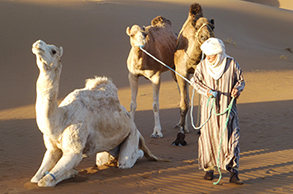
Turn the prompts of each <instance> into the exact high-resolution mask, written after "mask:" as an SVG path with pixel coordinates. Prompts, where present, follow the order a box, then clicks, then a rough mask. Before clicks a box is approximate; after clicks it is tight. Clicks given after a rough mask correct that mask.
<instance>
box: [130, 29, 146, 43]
mask: <svg viewBox="0 0 293 194" xmlns="http://www.w3.org/2000/svg"><path fill="white" fill-rule="evenodd" d="M126 34H127V35H128V36H129V37H130V44H131V46H144V45H145V43H146V41H145V37H146V33H145V31H143V30H142V29H141V28H140V27H139V26H138V25H133V26H132V27H131V29H130V28H129V27H127V29H126Z"/></svg>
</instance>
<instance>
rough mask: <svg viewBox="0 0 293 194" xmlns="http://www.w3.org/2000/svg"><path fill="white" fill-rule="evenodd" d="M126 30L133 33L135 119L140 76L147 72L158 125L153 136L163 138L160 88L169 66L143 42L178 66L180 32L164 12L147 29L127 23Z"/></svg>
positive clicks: (129, 64)
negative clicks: (176, 31) (177, 46)
mask: <svg viewBox="0 0 293 194" xmlns="http://www.w3.org/2000/svg"><path fill="white" fill-rule="evenodd" d="M126 34H127V35H128V36H129V37H130V44H131V50H130V52H129V55H128V59H127V67H128V70H129V74H128V79H129V83H130V88H131V103H130V112H131V114H132V116H133V119H134V113H135V110H136V107H137V104H136V97H137V91H138V78H139V77H140V76H144V77H145V78H147V79H149V80H150V81H151V82H152V85H153V112H154V118H155V127H154V131H153V133H152V134H151V137H154V138H161V137H163V134H162V132H161V130H162V129H161V124H160V117H159V90H160V83H161V73H163V72H165V71H167V70H168V68H166V67H164V66H163V65H161V64H160V63H158V62H157V61H155V60H154V59H152V58H151V57H149V56H148V55H147V54H145V53H144V52H143V51H142V50H141V49H140V46H143V48H144V49H145V50H146V51H147V52H149V53H150V54H152V55H153V56H155V57H156V58H157V59H159V60H160V61H162V62H164V63H165V64H167V65H169V67H171V68H173V69H174V52H175V49H176V41H177V36H176V34H175V33H174V31H173V30H172V28H171V22H170V21H169V20H167V19H166V18H163V17H161V16H158V17H156V18H154V19H153V20H152V22H151V26H147V27H145V29H141V28H140V27H139V26H138V25H133V26H132V27H131V29H130V28H129V27H127V29H126ZM171 74H172V76H173V78H175V75H174V73H173V72H171Z"/></svg>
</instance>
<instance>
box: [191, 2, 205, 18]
mask: <svg viewBox="0 0 293 194" xmlns="http://www.w3.org/2000/svg"><path fill="white" fill-rule="evenodd" d="M189 14H190V15H195V16H196V15H198V16H200V17H202V16H203V13H202V9H201V6H200V5H199V4H198V3H194V4H192V5H191V6H190V8H189Z"/></svg>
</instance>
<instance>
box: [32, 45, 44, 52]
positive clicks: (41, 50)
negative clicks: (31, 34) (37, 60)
mask: <svg viewBox="0 0 293 194" xmlns="http://www.w3.org/2000/svg"><path fill="white" fill-rule="evenodd" d="M32 52H33V53H34V54H42V53H44V52H45V50H44V49H42V48H40V47H38V45H36V46H33V48H32Z"/></svg>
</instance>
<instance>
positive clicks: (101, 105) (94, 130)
mask: <svg viewBox="0 0 293 194" xmlns="http://www.w3.org/2000/svg"><path fill="white" fill-rule="evenodd" d="M32 52H33V53H34V54H35V55H36V61H37V66H38V68H39V70H40V73H39V77H38V80H37V85H36V87H37V100H36V122H37V125H38V127H39V129H40V131H41V132H42V133H43V138H44V144H45V146H46V149H47V151H46V153H45V155H44V158H43V161H42V164H41V166H40V168H39V170H38V171H37V173H36V174H35V176H34V177H33V178H32V179H31V182H33V183H38V186H40V187H53V186H55V185H56V184H57V183H59V182H60V181H62V180H64V179H68V178H71V177H73V176H74V175H76V174H77V173H78V171H77V170H75V169H74V168H75V167H76V166H77V165H78V164H79V163H80V161H81V160H82V158H83V156H90V155H92V154H96V153H97V159H96V162H97V165H98V166H99V165H103V164H105V163H107V162H109V160H110V159H111V158H113V157H114V158H116V159H117V160H118V163H117V165H118V166H119V168H124V169H125V168H131V167H132V166H133V165H134V163H135V162H136V161H137V159H139V158H141V157H143V156H144V155H145V156H146V157H147V158H148V159H150V160H156V161H158V160H159V159H158V158H157V157H155V156H154V155H152V153H151V152H150V150H149V149H148V148H147V147H146V145H145V142H144V138H143V137H142V135H141V134H140V132H139V131H138V130H137V128H136V125H135V123H134V121H133V119H132V117H131V114H130V113H128V112H127V111H126V109H125V108H124V107H123V106H122V105H121V104H120V101H119V99H118V95H117V88H116V86H115V85H114V84H113V83H112V81H111V80H109V79H107V78H106V77H96V78H93V79H88V80H87V81H86V86H85V88H83V89H77V90H75V91H73V92H72V93H70V94H69V95H68V96H67V97H66V98H65V99H64V100H63V101H62V102H61V104H60V105H59V106H58V102H57V96H58V91H59V79H60V74H61V68H62V64H61V60H60V57H61V56H62V54H63V48H62V47H60V48H58V47H56V46H54V45H47V44H46V43H45V42H44V41H42V40H39V41H36V42H35V43H34V44H33V48H32ZM110 153H111V154H110Z"/></svg>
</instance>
